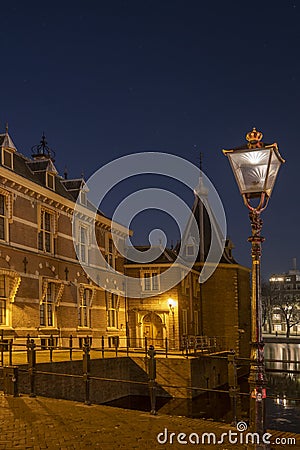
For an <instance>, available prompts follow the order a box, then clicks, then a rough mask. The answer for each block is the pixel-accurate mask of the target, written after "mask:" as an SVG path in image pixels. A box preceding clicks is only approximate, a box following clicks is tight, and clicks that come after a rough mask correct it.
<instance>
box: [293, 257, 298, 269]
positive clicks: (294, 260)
mask: <svg viewBox="0 0 300 450" xmlns="http://www.w3.org/2000/svg"><path fill="white" fill-rule="evenodd" d="M292 261H293V270H297V258H295V257H294V258H293V259H292Z"/></svg>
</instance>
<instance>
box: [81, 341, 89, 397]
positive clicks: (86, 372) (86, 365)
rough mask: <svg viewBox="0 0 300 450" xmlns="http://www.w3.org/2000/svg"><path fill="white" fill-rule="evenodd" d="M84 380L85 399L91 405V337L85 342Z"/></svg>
mask: <svg viewBox="0 0 300 450" xmlns="http://www.w3.org/2000/svg"><path fill="white" fill-rule="evenodd" d="M83 381H84V383H85V401H84V403H85V404H86V405H90V404H91V402H90V343H89V338H88V337H86V338H84V344H83Z"/></svg>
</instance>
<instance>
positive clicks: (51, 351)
mask: <svg viewBox="0 0 300 450" xmlns="http://www.w3.org/2000/svg"><path fill="white" fill-rule="evenodd" d="M49 341H50V345H49V352H50V362H52V361H53V347H54V339H53V335H52V334H50V339H49Z"/></svg>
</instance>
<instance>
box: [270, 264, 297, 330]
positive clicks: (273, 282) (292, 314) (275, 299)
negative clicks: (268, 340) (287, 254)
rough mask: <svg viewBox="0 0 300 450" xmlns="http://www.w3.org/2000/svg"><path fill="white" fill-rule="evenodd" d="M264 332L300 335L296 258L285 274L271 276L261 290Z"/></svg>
mask: <svg viewBox="0 0 300 450" xmlns="http://www.w3.org/2000/svg"><path fill="white" fill-rule="evenodd" d="M263 304H264V332H265V333H271V334H275V335H276V334H277V335H285V336H286V337H289V336H290V335H298V334H300V271H299V270H298V269H297V261H296V258H293V268H292V269H291V270H289V271H288V272H286V273H281V274H273V275H272V276H271V277H270V279H269V284H268V285H265V286H264V289H263Z"/></svg>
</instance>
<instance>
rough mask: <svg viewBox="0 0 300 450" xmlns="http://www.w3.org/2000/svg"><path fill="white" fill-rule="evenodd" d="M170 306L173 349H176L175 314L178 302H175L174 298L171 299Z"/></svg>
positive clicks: (169, 300)
mask: <svg viewBox="0 0 300 450" xmlns="http://www.w3.org/2000/svg"><path fill="white" fill-rule="evenodd" d="M168 305H169V308H170V312H171V313H172V330H173V348H174V349H175V347H176V345H175V314H174V310H175V305H176V301H175V300H173V299H172V298H169V299H168Z"/></svg>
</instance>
